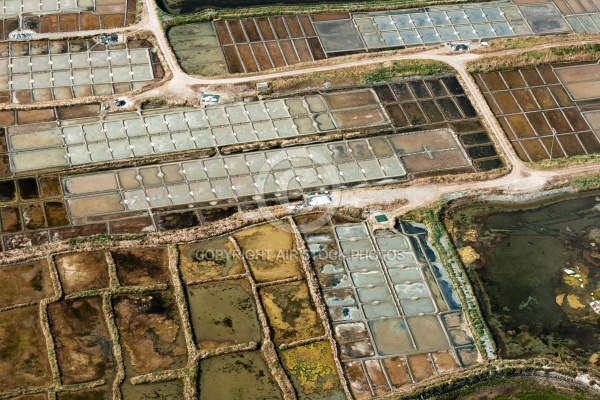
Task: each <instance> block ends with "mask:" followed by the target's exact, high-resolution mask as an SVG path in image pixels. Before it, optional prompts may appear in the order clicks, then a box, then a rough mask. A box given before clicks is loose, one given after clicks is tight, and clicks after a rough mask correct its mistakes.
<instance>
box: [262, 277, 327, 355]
mask: <svg viewBox="0 0 600 400" xmlns="http://www.w3.org/2000/svg"><path fill="white" fill-rule="evenodd" d="M260 295H261V298H262V301H263V304H264V307H265V311H266V313H267V316H268V318H269V323H270V325H271V327H272V328H273V331H274V334H273V341H274V342H275V343H276V344H278V345H279V344H281V343H292V342H295V341H298V340H303V339H308V338H311V337H315V336H320V335H323V334H324V330H323V324H322V323H321V321H320V319H319V316H318V314H317V313H316V311H315V308H314V305H313V303H312V302H311V300H310V294H309V292H308V287H307V286H306V283H304V282H293V283H286V284H283V285H277V286H268V287H265V288H262V289H261V290H260Z"/></svg>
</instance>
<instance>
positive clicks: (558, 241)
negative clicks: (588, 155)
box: [446, 193, 600, 365]
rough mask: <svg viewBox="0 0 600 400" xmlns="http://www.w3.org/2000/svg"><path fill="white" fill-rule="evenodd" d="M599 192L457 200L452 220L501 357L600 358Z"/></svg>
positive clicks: (583, 360)
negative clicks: (507, 201)
mask: <svg viewBox="0 0 600 400" xmlns="http://www.w3.org/2000/svg"><path fill="white" fill-rule="evenodd" d="M596 195H597V193H594V194H586V195H582V196H581V197H579V198H570V199H562V200H560V199H557V200H555V202H554V203H551V204H549V201H546V204H539V203H538V204H529V205H520V207H523V208H522V209H517V208H516V207H519V206H515V207H513V208H512V209H508V208H506V207H505V206H485V207H481V206H480V207H479V208H459V209H454V210H453V211H452V214H451V215H450V218H449V219H447V220H446V225H447V227H448V228H449V230H450V231H451V233H452V235H453V237H454V240H455V243H456V245H457V247H458V250H459V253H460V254H461V257H462V258H463V261H465V263H467V264H468V265H469V269H470V275H471V277H472V279H473V280H474V282H475V287H476V291H477V292H478V296H479V298H480V301H481V302H482V303H483V304H484V305H485V306H484V307H483V310H484V314H485V316H486V320H487V321H488V323H489V325H490V327H491V329H492V333H493V335H494V338H495V339H496V341H497V343H498V345H499V349H500V354H501V355H502V356H503V357H507V358H523V357H533V356H547V357H556V356H560V357H562V358H563V359H572V360H576V361H578V362H580V363H591V364H594V365H595V364H597V362H598V358H599V357H600V354H598V348H599V345H600V326H599V325H598V315H597V314H596V313H595V312H594V311H593V309H592V306H591V304H590V303H593V302H594V301H596V300H599V299H600V268H599V267H600V252H599V248H600V207H599V202H598V200H599V199H598V197H596ZM558 200H560V201H558ZM525 207H527V208H525Z"/></svg>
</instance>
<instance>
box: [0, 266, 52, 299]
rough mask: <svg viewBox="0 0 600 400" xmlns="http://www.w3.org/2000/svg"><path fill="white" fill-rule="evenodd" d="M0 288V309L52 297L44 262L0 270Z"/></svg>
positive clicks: (48, 274) (50, 283)
mask: <svg viewBox="0 0 600 400" xmlns="http://www.w3.org/2000/svg"><path fill="white" fill-rule="evenodd" d="M0 287H2V290H1V291H0V308H4V307H9V306H12V305H16V304H23V303H28V302H33V301H39V300H42V299H44V298H47V297H50V296H52V295H54V289H53V288H52V281H51V280H50V273H49V271H48V263H47V262H46V260H40V261H36V262H33V263H28V264H22V265H16V266H13V267H7V268H3V269H1V270H0Z"/></svg>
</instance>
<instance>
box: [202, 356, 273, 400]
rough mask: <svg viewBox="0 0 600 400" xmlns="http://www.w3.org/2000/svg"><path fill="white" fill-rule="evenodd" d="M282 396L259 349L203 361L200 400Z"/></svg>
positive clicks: (267, 399)
mask: <svg viewBox="0 0 600 400" xmlns="http://www.w3.org/2000/svg"><path fill="white" fill-rule="evenodd" d="M281 398H282V395H281V392H280V390H279V388H278V387H277V384H276V382H275V380H274V379H273V377H272V376H271V374H270V373H269V368H268V367H267V364H266V363H265V360H264V359H263V358H262V356H261V355H260V352H259V351H249V352H244V353H235V354H228V355H225V356H220V357H211V358H208V359H206V360H203V361H202V362H201V363H200V400H213V399H219V400H238V399H246V400H271V399H273V400H277V399H281Z"/></svg>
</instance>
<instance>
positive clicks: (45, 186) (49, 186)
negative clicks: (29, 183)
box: [39, 176, 63, 197]
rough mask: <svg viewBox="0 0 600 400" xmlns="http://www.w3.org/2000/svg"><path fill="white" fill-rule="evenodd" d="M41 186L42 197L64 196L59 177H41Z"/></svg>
mask: <svg viewBox="0 0 600 400" xmlns="http://www.w3.org/2000/svg"><path fill="white" fill-rule="evenodd" d="M39 186H40V192H41V195H42V197H55V196H62V194H63V193H62V188H61V186H60V180H59V179H58V176H44V177H41V178H40V183H39Z"/></svg>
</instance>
